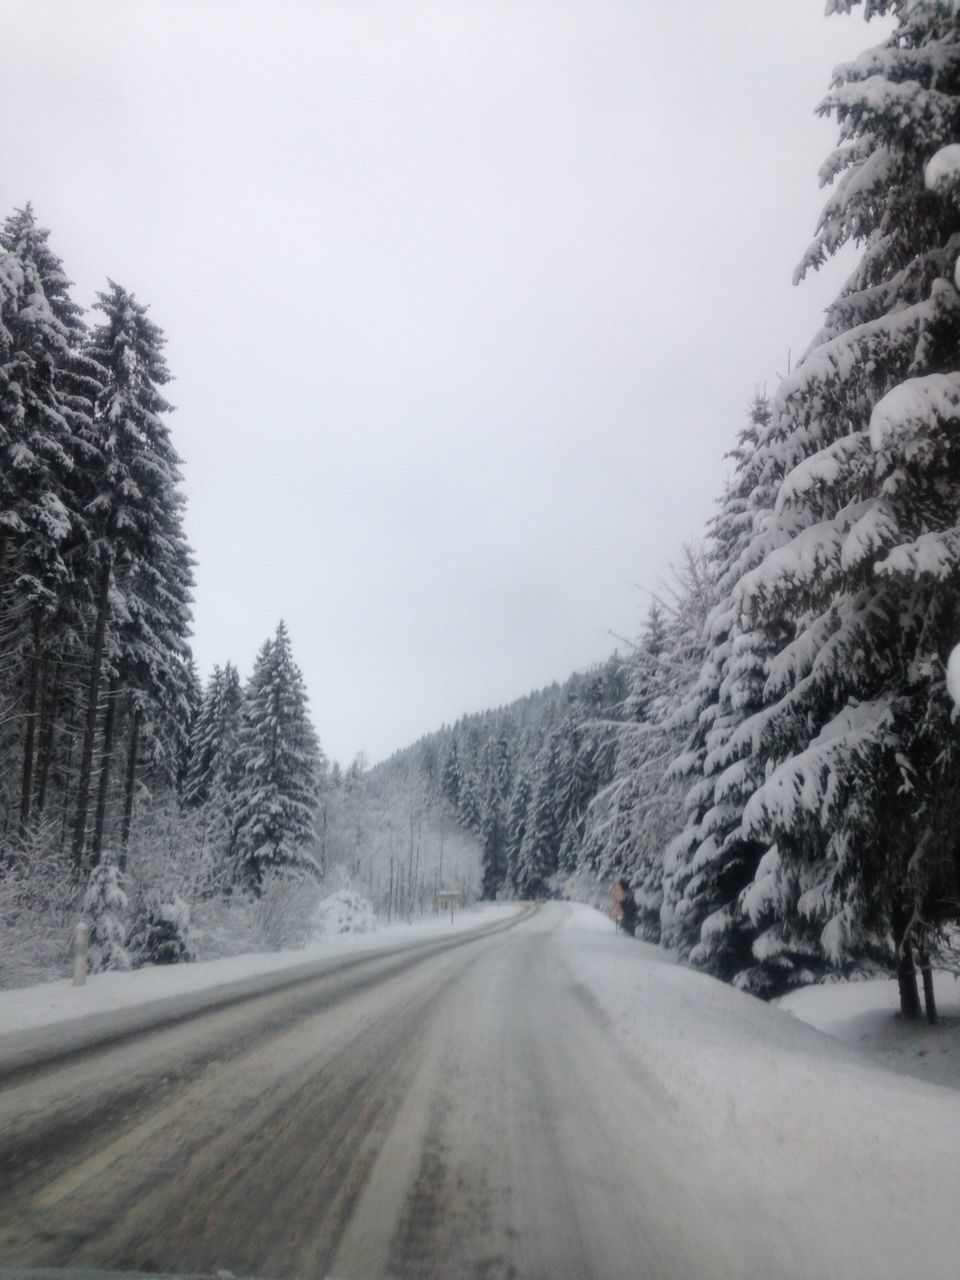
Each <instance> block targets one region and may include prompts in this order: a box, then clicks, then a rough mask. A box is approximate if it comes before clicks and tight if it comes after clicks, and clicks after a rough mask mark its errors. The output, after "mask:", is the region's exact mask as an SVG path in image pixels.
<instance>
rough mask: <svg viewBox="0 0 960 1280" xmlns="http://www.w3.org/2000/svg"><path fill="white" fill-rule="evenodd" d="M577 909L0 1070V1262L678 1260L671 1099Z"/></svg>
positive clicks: (296, 1272)
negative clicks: (671, 1185) (639, 1066)
mask: <svg viewBox="0 0 960 1280" xmlns="http://www.w3.org/2000/svg"><path fill="white" fill-rule="evenodd" d="M566 910H567V908H565V907H564V906H562V905H560V904H548V905H546V906H544V907H541V908H536V907H534V908H529V909H526V910H524V911H522V912H520V913H518V914H513V915H509V916H508V915H506V914H505V915H504V917H503V918H502V919H501V920H497V919H496V917H494V923H493V924H492V925H490V924H486V925H485V926H483V927H482V928H480V929H478V930H477V931H475V932H470V933H460V934H452V935H451V936H450V938H449V939H443V940H441V941H430V942H426V943H417V944H413V945H407V946H405V947H401V948H396V949H395V950H392V951H389V952H377V953H374V954H366V955H362V956H360V957H358V958H353V959H351V960H349V961H348V962H344V961H342V960H341V961H340V962H338V963H336V964H331V963H327V964H326V965H318V967H317V973H316V975H315V976H310V977H308V978H307V979H304V978H303V976H302V974H301V975H300V977H299V980H298V981H297V983H296V984H295V985H293V986H290V987H286V988H283V989H280V990H276V991H272V992H269V993H266V994H261V995H256V996H252V997H250V998H248V999H245V1000H242V1001H238V1002H235V1003H232V1004H229V1005H226V1006H224V1007H220V1008H214V1009H212V1010H210V1011H208V1012H206V1013H204V1014H203V1015H202V1016H194V1017H190V1018H186V1019H184V1020H182V1021H181V1022H178V1023H175V1024H173V1025H169V1026H166V1027H159V1028H156V1029H153V1030H147V1031H142V1032H137V1033H136V1034H132V1035H129V1036H127V1037H126V1038H123V1039H120V1040H116V1041H115V1042H113V1043H107V1044H105V1045H103V1046H102V1047H99V1048H87V1049H85V1050H82V1051H76V1052H73V1053H72V1054H69V1055H67V1056H65V1057H63V1058H62V1059H60V1060H54V1061H47V1062H40V1063H35V1064H33V1065H32V1066H26V1067H22V1068H21V1069H20V1070H19V1071H16V1072H14V1073H12V1074H10V1075H9V1076H8V1077H7V1078H6V1079H5V1080H0V1260H2V1265H5V1266H7V1267H16V1266H31V1267H54V1266H62V1267H90V1268H98V1269H103V1270H108V1269H124V1270H131V1271H157V1270H160V1271H167V1272H170V1271H173V1272H180V1273H193V1274H196V1273H207V1274H214V1273H216V1272H217V1271H218V1270H228V1271H230V1272H232V1273H233V1274H234V1275H236V1276H262V1277H278V1278H279V1277H294V1276H302V1277H321V1276H326V1275H329V1276H334V1277H343V1278H344V1280H352V1278H354V1277H356V1278H357V1280H359V1278H361V1277H362V1278H363V1280H380V1278H381V1277H388V1276H389V1277H418V1278H420V1277H434V1276H435V1277H445V1278H446V1277H460V1276H472V1277H473V1276H475V1277H485V1278H487V1280H494V1278H497V1277H524V1278H525V1277H543V1278H544V1280H546V1278H547V1277H551V1278H552V1280H559V1278H561V1277H570V1280H574V1278H576V1280H588V1278H590V1277H597V1278H598V1280H600V1278H606V1277H610V1278H612V1280H618V1278H619V1277H627V1276H629V1277H631V1280H642V1278H643V1277H644V1276H650V1277H667V1276H673V1275H676V1274H677V1272H676V1269H675V1267H674V1266H671V1262H670V1258H669V1257H665V1256H663V1253H662V1249H663V1247H664V1243H663V1235H662V1232H658V1231H656V1230H654V1231H653V1232H652V1236H650V1235H648V1234H647V1232H646V1230H645V1227H644V1218H643V1206H644V1204H645V1203H646V1202H648V1201H649V1199H650V1193H651V1192H652V1190H653V1188H654V1187H655V1185H656V1184H657V1183H658V1181H659V1179H660V1176H661V1175H660V1169H659V1148H660V1145H661V1144H660V1142H659V1141H658V1139H657V1137H656V1133H657V1130H658V1128H660V1127H661V1125H662V1119H663V1112H664V1108H665V1107H666V1109H667V1110H668V1111H669V1104H668V1103H667V1102H665V1100H664V1099H663V1098H660V1097H658V1096H657V1086H656V1082H655V1081H653V1080H644V1079H642V1078H639V1077H638V1073H637V1071H636V1070H635V1069H633V1068H632V1066H631V1063H630V1062H629V1060H628V1059H626V1058H624V1057H622V1056H621V1055H620V1052H619V1050H618V1049H617V1046H616V1043H615V1041H614V1037H612V1036H611V1035H610V1034H609V1028H608V1027H607V1026H606V1025H605V1020H604V1015H603V1014H602V1012H601V1011H600V1009H599V1008H598V1007H597V1006H596V1005H595V1004H594V1003H593V1001H592V1000H591V998H590V996H589V994H588V993H587V992H586V991H585V990H584V989H583V988H581V987H580V986H579V985H578V983H577V978H576V973H575V972H573V971H572V969H571V968H569V967H568V964H567V960H566V958H565V947H564V940H563V939H564V931H563V928H562V925H563V920H564V912H565V911H566ZM488 919H489V917H488ZM658 1116H659V1121H658ZM677 1158H682V1153H678V1152H674V1153H673V1155H672V1156H671V1159H672V1160H676V1159H677ZM660 1190H661V1193H662V1184H661V1185H660ZM653 1198H654V1200H656V1198H657V1197H656V1196H655V1195H654V1197H653ZM657 1239H659V1245H658V1244H657V1243H656V1242H655V1241H656V1240H657Z"/></svg>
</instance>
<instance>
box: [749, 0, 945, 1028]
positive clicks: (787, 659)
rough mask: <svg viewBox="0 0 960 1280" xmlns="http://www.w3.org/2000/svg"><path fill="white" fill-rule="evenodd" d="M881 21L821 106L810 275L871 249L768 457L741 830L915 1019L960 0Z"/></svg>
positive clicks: (940, 658) (772, 893)
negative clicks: (833, 144) (881, 959)
mask: <svg viewBox="0 0 960 1280" xmlns="http://www.w3.org/2000/svg"><path fill="white" fill-rule="evenodd" d="M854 3H855V0H835V2H834V4H833V5H832V7H833V8H834V9H837V10H847V9H850V8H852V7H853V5H854ZM868 7H869V9H870V11H884V12H887V13H889V14H890V15H891V16H892V17H893V18H894V20H895V24H894V29H893V31H892V33H891V35H890V36H889V37H888V38H887V39H886V40H885V41H884V42H883V44H881V45H880V46H879V47H877V48H874V49H871V50H869V51H868V52H866V53H865V54H863V55H862V56H861V57H859V58H857V59H856V60H854V61H853V62H851V63H849V64H846V65H844V66H841V67H839V68H837V70H836V71H835V73H834V80H833V85H832V88H831V91H830V93H829V94H828V95H827V97H826V99H825V100H824V102H823V104H822V106H821V112H823V113H832V114H834V115H835V116H836V118H837V120H838V122H839V125H840V141H841V146H840V147H839V148H838V149H837V150H836V151H835V152H834V153H833V155H832V156H831V157H830V159H829V160H828V161H827V163H826V165H825V166H824V169H823V171H822V175H821V176H822V178H823V181H824V182H831V181H835V182H836V190H835V192H834V194H833V195H832V196H831V198H830V199H829V200H828V202H827V204H826V207H825V209H824V212H823V215H822V217H821V220H820V224H819V227H818V231H817V236H816V239H815V241H814V243H813V245H812V246H811V248H810V249H809V250H808V251H807V253H806V255H805V257H804V259H803V261H802V263H801V265H800V268H799V269H798V276H802V275H803V273H804V272H805V271H806V270H808V269H809V268H811V267H817V266H819V265H820V264H821V263H822V262H824V261H825V260H826V259H827V258H828V257H830V255H832V254H833V253H834V252H835V251H836V250H837V249H838V248H839V247H840V246H841V245H842V244H844V243H846V242H848V241H850V242H855V243H859V244H862V245H863V246H864V249H863V254H862V257H861V260H860V264H859V266H858V267H857V269H856V270H855V272H854V273H853V275H852V276H851V277H850V279H849V280H848V282H847V284H846V285H845V287H844V289H843V290H842V291H841V293H840V296H839V297H838V298H837V300H836V302H835V303H834V304H833V305H832V306H831V307H830V308H829V309H828V311H827V316H826V323H825V325H824V328H823V330H822V332H821V333H820V334H819V335H818V337H817V339H816V341H815V342H814V344H813V346H812V347H811V349H810V350H809V352H808V353H807V355H806V356H805V357H804V359H803V360H802V361H801V362H800V364H799V365H798V366H797V368H796V369H795V370H794V371H793V372H792V373H791V374H790V375H789V376H788V377H787V378H786V379H785V380H784V381H783V383H782V384H781V386H780V388H779V389H778V391H777V394H776V398H775V401H774V405H773V413H772V418H771V423H770V426H769V428H768V429H767V431H766V433H765V436H764V438H763V439H762V440H761V442H760V447H759V449H758V456H757V466H758V479H759V482H760V483H772V484H775V485H776V486H777V496H776V503H775V514H776V519H775V520H773V521H771V522H770V523H769V524H768V525H767V527H766V528H763V529H761V530H760V531H759V533H758V535H757V538H756V539H755V542H754V544H753V547H752V548H751V552H750V555H751V558H752V560H753V561H754V562H755V564H756V567H754V568H752V569H750V570H749V571H748V572H747V573H746V574H745V575H744V577H743V578H742V579H741V581H740V583H739V586H738V588H737V590H736V593H735V603H736V606H737V608H738V609H740V610H742V611H743V612H744V613H745V614H746V615H747V618H748V625H752V626H756V627H761V628H762V627H771V626H775V625H776V624H777V622H778V620H780V619H782V618H784V617H786V618H787V619H788V620H789V623H790V634H789V638H788V640H787V642H786V643H785V644H783V645H782V646H781V647H780V648H779V649H778V651H777V653H776V655H775V656H774V657H773V658H772V660H771V664H770V671H769V675H768V677H767V687H766V694H767V697H768V699H769V701H770V705H769V706H767V707H765V708H764V709H763V710H762V711H759V712H757V714H755V715H754V716H753V717H751V718H750V719H749V720H748V721H747V722H746V724H745V725H744V726H743V729H742V732H743V733H744V734H745V735H749V737H750V739H751V742H752V744H753V747H754V749H755V750H756V752H758V753H759V757H760V760H761V763H762V765H763V767H764V769H765V770H766V771H767V772H768V773H769V776H768V777H766V778H765V780H764V781H763V783H762V785H761V786H760V787H759V788H758V790H757V791H756V792H755V793H754V795H753V796H752V798H751V799H750V801H749V802H748V804H747V805H746V809H745V813H744V821H743V829H744V833H745V835H746V836H747V837H751V838H755V839H756V840H758V841H760V842H766V843H772V842H774V841H775V842H776V849H777V853H776V856H775V858H773V859H770V860H765V865H764V866H763V869H762V875H763V876H764V878H765V879H766V880H768V881H769V879H770V877H771V876H773V877H775V884H774V885H770V884H767V885H766V887H765V889H764V891H763V893H762V895H761V897H762V899H763V901H764V902H767V903H769V902H771V901H776V902H777V903H778V911H779V913H780V914H781V918H787V919H800V920H804V921H807V922H808V923H809V925H810V926H811V927H812V928H815V929H816V931H817V932H818V934H819V941H820V944H821V945H822V947H823V951H824V953H825V955H826V956H827V957H828V959H829V960H830V961H831V962H832V963H834V964H836V965H840V966H842V965H845V964H848V963H851V962H853V961H856V960H857V959H859V958H861V957H863V956H864V955H871V954H876V953H878V952H879V951H881V950H882V948H883V947H884V945H885V939H886V938H887V937H888V936H889V935H890V934H891V933H892V939H893V944H894V948H895V951H896V954H897V956H898V958H899V973H900V979H901V999H902V1002H903V1008H904V1011H905V1012H908V1013H913V1012H915V1009H916V1004H917V1001H916V983H915V978H913V977H912V963H911V957H910V948H911V945H912V943H913V942H915V941H916V942H923V941H924V938H923V936H922V935H923V934H924V933H925V931H926V926H927V925H930V924H933V923H936V922H937V921H938V920H939V919H940V918H942V917H943V915H944V914H948V913H950V912H952V911H953V909H954V908H953V907H952V905H951V899H955V897H956V894H955V892H954V891H953V889H952V884H953V882H954V879H955V873H956V868H955V856H956V854H955V841H954V839H953V837H952V836H947V835H946V831H947V824H945V823H943V822H942V821H941V820H940V816H941V815H942V814H943V813H944V812H945V811H946V809H947V808H948V806H949V804H950V797H951V796H952V794H953V792H954V790H955V787H956V784H957V780H958V777H960V763H958V759H957V747H956V733H955V729H954V728H953V726H952V725H951V722H950V707H949V703H948V699H947V698H946V693H945V688H944V677H943V671H944V662H945V659H946V657H947V654H948V652H949V650H950V648H951V647H952V645H953V644H954V643H955V641H956V638H957V635H958V634H960V617H958V608H957V599H958V595H957V585H958V579H960V572H958V569H960V559H958V548H960V529H958V525H957V512H958V510H960V479H958V477H960V465H958V461H960V455H958V453H957V449H958V444H957V441H958V435H957V430H956V427H957V422H958V421H960V371H958V368H957V351H958V340H960V295H958V291H957V288H956V285H955V283H954V278H955V268H956V260H957V252H958V240H957V235H956V226H957V204H956V201H955V197H954V195H953V193H954V192H955V190H956V172H957V171H956V165H955V163H954V162H953V160H952V157H954V156H955V154H956V147H955V143H956V138H957V136H958V125H960V31H958V26H957V21H956V16H955V13H954V11H953V6H952V5H947V4H941V3H929V4H876V3H871V4H870V5H869V6H868ZM925 173H926V175H927V182H925V176H924V175H925ZM781 476H782V477H783V479H782V480H780V477H781ZM936 833H940V834H939V835H937V834H936ZM751 892H752V891H751V890H750V889H748V890H747V891H746V893H747V896H748V897H750V896H751ZM754 896H755V895H754ZM765 945H767V946H769V940H768V942H767V943H766V944H765Z"/></svg>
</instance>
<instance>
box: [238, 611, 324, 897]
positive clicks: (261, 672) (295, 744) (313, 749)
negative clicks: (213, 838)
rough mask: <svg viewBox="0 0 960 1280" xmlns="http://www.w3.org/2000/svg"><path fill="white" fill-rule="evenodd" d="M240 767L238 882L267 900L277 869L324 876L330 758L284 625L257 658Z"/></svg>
mask: <svg viewBox="0 0 960 1280" xmlns="http://www.w3.org/2000/svg"><path fill="white" fill-rule="evenodd" d="M236 759H237V791H236V797H235V810H234V824H233V857H234V860H235V873H236V878H237V881H238V882H239V883H240V884H242V885H244V886H245V887H247V888H249V889H251V890H253V892H255V893H259V892H260V889H261V887H262V885H263V881H264V877H265V875H266V874H267V872H268V871H270V870H272V869H277V870H280V871H283V872H287V873H291V874H308V875H314V876H316V875H318V874H319V866H318V863H317V861H316V858H315V857H314V854H313V852H312V846H313V845H314V843H315V832H314V820H315V816H316V805H317V793H318V787H319V782H320V774H321V767H322V756H321V752H320V747H319V744H318V742H317V738H316V734H315V732H314V729H313V726H312V725H311V723H310V718H309V714H308V709H307V694H306V690H305V688H304V684H303V677H302V676H301V674H300V670H299V668H298V667H297V666H296V664H295V663H294V661H293V656H292V653H291V650H290V641H289V638H288V636H287V630H286V627H285V626H284V624H283V623H282V622H281V623H280V625H279V626H278V627H277V632H276V635H275V636H274V637H273V639H272V640H268V641H267V642H266V643H265V644H264V646H263V648H262V649H261V650H260V653H259V654H258V655H257V660H256V664H255V666H254V669H253V674H252V676H251V677H250V681H249V683H248V685H247V689H246V692H245V695H244V704H243V717H242V721H241V726H240V733H239V740H238V743H237V753H236Z"/></svg>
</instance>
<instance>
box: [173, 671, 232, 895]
mask: <svg viewBox="0 0 960 1280" xmlns="http://www.w3.org/2000/svg"><path fill="white" fill-rule="evenodd" d="M242 712H243V690H242V688H241V685H240V677H239V675H238V673H237V669H236V667H234V666H233V664H232V663H230V662H228V663H226V664H225V665H224V666H223V667H222V668H221V667H219V666H217V667H214V669H213V674H212V675H211V677H210V679H209V681H208V682H207V687H206V689H205V690H204V694H203V699H202V701H201V704H200V709H199V711H198V713H197V716H196V718H195V720H194V722H193V725H192V726H191V732H190V743H189V748H188V762H187V768H186V776H185V778H184V782H183V789H182V802H183V805H184V808H185V809H186V810H188V811H193V812H194V813H195V814H196V821H195V829H196V838H197V843H198V847H199V859H200V864H201V876H202V879H203V881H204V883H205V884H206V885H207V886H208V891H209V890H210V889H212V888H213V886H214V885H219V886H220V887H221V888H226V887H227V881H225V880H224V875H225V873H226V871H227V858H228V852H229V848H230V833H231V831H232V829H233V804H234V794H235V792H236V788H237V781H238V771H239V763H238V761H237V743H238V740H239V734H240V724H241V719H242Z"/></svg>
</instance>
